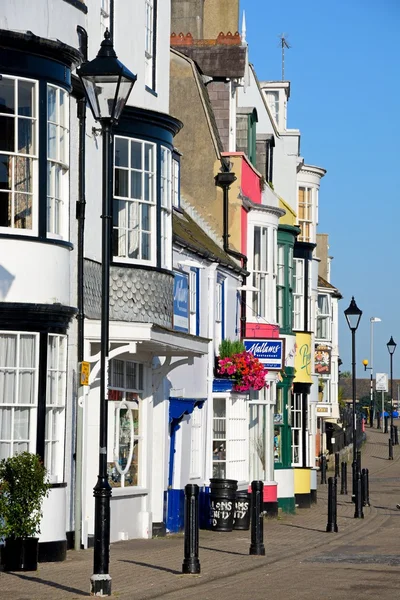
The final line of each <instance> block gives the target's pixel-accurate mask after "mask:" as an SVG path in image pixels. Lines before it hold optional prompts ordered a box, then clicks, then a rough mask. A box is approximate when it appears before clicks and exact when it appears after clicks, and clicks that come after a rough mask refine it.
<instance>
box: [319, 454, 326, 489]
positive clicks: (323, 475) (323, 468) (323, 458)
mask: <svg viewBox="0 0 400 600" xmlns="http://www.w3.org/2000/svg"><path fill="white" fill-rule="evenodd" d="M320 469H321V483H326V456H325V455H324V454H321V460H320Z"/></svg>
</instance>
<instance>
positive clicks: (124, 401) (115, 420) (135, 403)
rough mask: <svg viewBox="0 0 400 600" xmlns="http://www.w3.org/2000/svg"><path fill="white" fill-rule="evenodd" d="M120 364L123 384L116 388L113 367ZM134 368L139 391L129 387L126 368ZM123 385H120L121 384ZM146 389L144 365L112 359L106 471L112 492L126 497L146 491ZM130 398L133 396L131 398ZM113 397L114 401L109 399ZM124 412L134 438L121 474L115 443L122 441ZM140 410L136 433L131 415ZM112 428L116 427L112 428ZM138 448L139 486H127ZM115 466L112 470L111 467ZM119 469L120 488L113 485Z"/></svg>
mask: <svg viewBox="0 0 400 600" xmlns="http://www.w3.org/2000/svg"><path fill="white" fill-rule="evenodd" d="M117 363H120V364H121V365H123V382H122V385H115V381H114V378H115V371H114V370H113V367H114V365H117ZM128 364H131V365H135V366H134V369H135V372H136V373H135V376H134V377H135V383H137V384H138V385H137V386H136V387H129V386H128V385H127V379H128V376H127V365H128ZM118 383H121V382H118ZM144 386H145V373H144V364H143V363H140V362H138V361H133V360H130V359H124V358H121V357H120V356H119V357H117V358H113V359H111V360H110V361H109V382H108V397H107V405H108V418H109V423H110V424H111V426H109V428H108V445H107V470H108V473H109V480H110V483H111V485H112V488H113V494H114V492H117V495H118V493H122V494H124V493H125V494H126V493H128V494H129V493H130V492H131V493H132V491H134V490H137V489H141V488H143V487H144V477H145V469H144V464H145V463H144V456H143V455H144V452H145V448H144V444H145V440H144V435H143V431H144V422H143V421H144V407H143V397H144ZM119 394H122V398H113V397H112V396H117V395H119ZM128 395H130V396H128ZM110 396H111V397H110ZM121 410H129V411H131V412H130V417H129V420H132V429H131V433H132V430H133V435H132V437H131V440H130V443H131V448H130V451H129V454H128V458H129V465H128V468H126V466H127V465H125V467H124V469H122V470H120V469H119V467H118V466H117V461H116V453H115V450H116V443H117V442H118V443H119V441H120V436H119V435H118V434H117V430H118V431H119V428H120V424H121V422H120V418H119V415H120V411H121ZM133 410H137V412H138V433H137V434H136V433H135V430H134V422H133V417H132V411H133ZM112 424H113V425H114V426H112ZM136 444H137V446H138V458H137V483H136V485H125V475H126V473H128V472H129V469H130V467H131V465H132V460H133V453H134V450H135V447H136ZM111 465H113V467H111ZM114 468H115V469H116V471H117V473H119V475H120V485H113V484H112V481H113V478H112V470H113V469H114Z"/></svg>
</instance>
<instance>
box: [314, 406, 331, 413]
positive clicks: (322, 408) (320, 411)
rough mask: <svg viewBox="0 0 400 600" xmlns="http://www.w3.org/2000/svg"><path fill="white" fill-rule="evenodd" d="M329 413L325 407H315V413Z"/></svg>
mask: <svg viewBox="0 0 400 600" xmlns="http://www.w3.org/2000/svg"><path fill="white" fill-rule="evenodd" d="M328 412H330V411H329V409H328V407H327V406H317V413H328Z"/></svg>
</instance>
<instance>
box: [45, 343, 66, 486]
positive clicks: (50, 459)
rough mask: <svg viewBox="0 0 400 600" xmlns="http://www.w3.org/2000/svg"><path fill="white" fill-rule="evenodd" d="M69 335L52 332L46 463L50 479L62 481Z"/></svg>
mask: <svg viewBox="0 0 400 600" xmlns="http://www.w3.org/2000/svg"><path fill="white" fill-rule="evenodd" d="M66 375H67V337H66V336H65V335H54V334H49V336H48V342H47V388H46V426H45V456H44V464H45V467H46V468H47V470H48V472H49V477H50V481H52V482H58V481H63V473H64V432H65V393H66Z"/></svg>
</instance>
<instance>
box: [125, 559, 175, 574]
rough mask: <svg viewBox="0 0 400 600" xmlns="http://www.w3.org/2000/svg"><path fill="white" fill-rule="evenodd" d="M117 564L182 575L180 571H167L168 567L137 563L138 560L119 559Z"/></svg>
mask: <svg viewBox="0 0 400 600" xmlns="http://www.w3.org/2000/svg"><path fill="white" fill-rule="evenodd" d="M118 562H124V563H129V564H131V565H137V566H138V567H147V568H148V569H154V570H155V571H165V572H166V573H172V575H182V571H176V570H175V569H168V567H159V566H157V565H150V564H149V563H144V562H139V561H138V560H126V559H124V558H120V559H119V560H118Z"/></svg>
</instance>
